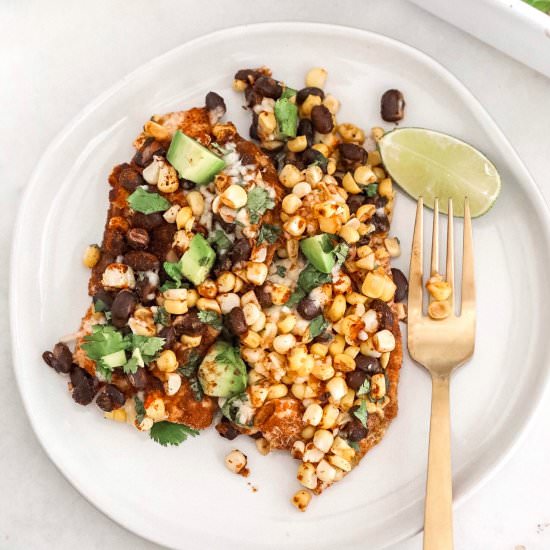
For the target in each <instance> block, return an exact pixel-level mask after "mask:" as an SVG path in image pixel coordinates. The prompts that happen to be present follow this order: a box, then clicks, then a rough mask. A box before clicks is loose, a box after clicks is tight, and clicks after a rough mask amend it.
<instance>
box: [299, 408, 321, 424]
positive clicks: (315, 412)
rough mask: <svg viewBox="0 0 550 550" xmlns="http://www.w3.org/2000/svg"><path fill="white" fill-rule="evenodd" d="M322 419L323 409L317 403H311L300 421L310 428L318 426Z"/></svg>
mask: <svg viewBox="0 0 550 550" xmlns="http://www.w3.org/2000/svg"><path fill="white" fill-rule="evenodd" d="M322 418H323V408H322V407H321V405H318V404H317V403H312V404H311V405H308V407H307V408H306V410H305V412H304V415H303V416H302V420H303V421H304V422H305V423H306V424H310V425H311V426H318V425H319V424H320V423H321V420H322Z"/></svg>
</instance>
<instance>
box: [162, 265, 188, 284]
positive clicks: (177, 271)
mask: <svg viewBox="0 0 550 550" xmlns="http://www.w3.org/2000/svg"><path fill="white" fill-rule="evenodd" d="M162 267H163V268H164V271H166V274H167V275H168V277H170V279H172V280H173V281H174V282H175V283H176V284H177V285H181V279H182V277H183V275H182V273H181V268H180V264H179V262H164V263H163V264H162Z"/></svg>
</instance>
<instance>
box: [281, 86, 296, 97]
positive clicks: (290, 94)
mask: <svg viewBox="0 0 550 550" xmlns="http://www.w3.org/2000/svg"><path fill="white" fill-rule="evenodd" d="M297 93H298V91H297V90H295V89H294V88H291V87H290V86H285V88H284V90H283V93H282V94H281V99H290V98H291V97H294V96H295V95H296V94H297Z"/></svg>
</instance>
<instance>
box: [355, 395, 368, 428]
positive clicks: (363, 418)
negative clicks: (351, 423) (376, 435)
mask: <svg viewBox="0 0 550 550" xmlns="http://www.w3.org/2000/svg"><path fill="white" fill-rule="evenodd" d="M353 416H355V418H357V419H358V420H359V421H360V422H361V424H363V426H364V427H365V428H366V427H367V418H368V416H369V415H368V413H367V402H366V401H365V399H362V400H361V405H359V407H358V408H357V409H355V410H354V411H353Z"/></svg>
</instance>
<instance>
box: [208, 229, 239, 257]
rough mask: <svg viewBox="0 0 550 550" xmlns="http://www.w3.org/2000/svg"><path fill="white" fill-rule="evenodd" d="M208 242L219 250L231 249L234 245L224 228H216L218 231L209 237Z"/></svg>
mask: <svg viewBox="0 0 550 550" xmlns="http://www.w3.org/2000/svg"><path fill="white" fill-rule="evenodd" d="M208 243H209V244H211V245H213V246H214V247H215V248H216V250H217V251H218V252H222V251H224V250H229V249H230V248H231V247H232V246H233V243H232V242H231V239H230V238H229V237H228V236H227V234H226V233H225V231H224V230H223V229H216V231H214V233H212V234H211V235H210V236H209V237H208Z"/></svg>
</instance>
